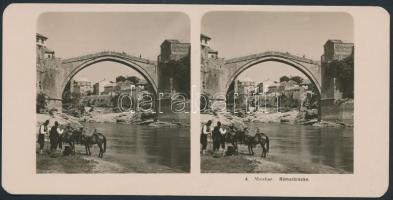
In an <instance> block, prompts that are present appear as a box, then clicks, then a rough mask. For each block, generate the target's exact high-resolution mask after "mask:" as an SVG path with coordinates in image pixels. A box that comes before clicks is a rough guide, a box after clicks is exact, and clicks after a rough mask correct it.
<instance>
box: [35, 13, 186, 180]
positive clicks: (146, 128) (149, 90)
mask: <svg viewBox="0 0 393 200" xmlns="http://www.w3.org/2000/svg"><path fill="white" fill-rule="evenodd" d="M189 23H190V22H189V18H188V16H187V15H185V14H182V13H177V12H154V13H137V12H135V13H133V12H117V13H116V12H113V13H111V12H106V13H105V12H102V13H100V12H98V13H89V12H83V13H82V12H81V13H78V12H64V13H56V12H54V13H43V14H41V15H40V16H39V18H38V21H37V33H36V36H35V38H36V54H37V57H36V58H37V62H36V72H37V79H36V113H37V126H36V128H37V129H36V135H37V141H36V144H37V145H36V172H37V173H187V172H189V170H190V115H189V109H190V107H189V104H190V103H189V102H190V49H191V44H190V38H189V37H190V24H189ZM32 142H33V141H32Z"/></svg>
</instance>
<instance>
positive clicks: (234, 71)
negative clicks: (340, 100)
mask: <svg viewBox="0 0 393 200" xmlns="http://www.w3.org/2000/svg"><path fill="white" fill-rule="evenodd" d="M267 61H276V62H280V63H284V64H288V65H290V66H292V67H294V68H296V69H298V70H300V71H301V72H303V73H304V74H305V75H306V76H307V77H308V78H309V79H310V81H311V82H312V83H313V84H315V86H316V88H317V89H318V92H319V93H321V64H320V63H319V62H317V61H314V60H311V59H307V58H303V57H299V56H294V55H291V54H289V53H282V52H275V51H267V52H263V53H258V54H253V55H249V56H243V57H238V58H232V59H228V60H222V61H221V63H220V64H217V65H212V66H214V67H213V68H216V69H211V68H212V67H211V66H208V67H207V68H210V69H209V70H211V71H208V72H207V73H210V72H212V74H209V75H208V76H214V80H215V82H214V83H208V84H207V85H208V88H206V93H208V95H210V96H211V97H212V98H213V99H217V98H215V96H216V97H217V96H220V97H222V95H225V93H226V92H227V91H228V89H229V87H230V85H231V83H232V82H233V81H234V80H235V79H236V78H237V77H238V76H239V75H240V74H241V73H242V72H243V71H245V70H246V69H248V68H250V67H252V66H254V65H257V64H259V63H263V62H267ZM213 74H214V75H213ZM208 79H211V78H208Z"/></svg>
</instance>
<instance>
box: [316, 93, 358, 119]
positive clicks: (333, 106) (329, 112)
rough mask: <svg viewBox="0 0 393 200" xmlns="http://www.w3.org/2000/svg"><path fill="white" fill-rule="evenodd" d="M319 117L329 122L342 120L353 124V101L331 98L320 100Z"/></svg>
mask: <svg viewBox="0 0 393 200" xmlns="http://www.w3.org/2000/svg"><path fill="white" fill-rule="evenodd" d="M320 103H321V119H322V120H324V121H331V122H343V123H345V124H353V121H354V101H353V99H350V100H345V101H334V100H332V99H325V100H321V102H320Z"/></svg>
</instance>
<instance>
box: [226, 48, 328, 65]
mask: <svg viewBox="0 0 393 200" xmlns="http://www.w3.org/2000/svg"><path fill="white" fill-rule="evenodd" d="M263 56H280V57H284V58H287V59H290V60H295V61H300V62H304V63H309V64H313V65H320V63H319V62H318V61H314V60H311V59H309V58H303V57H300V56H295V55H292V54H290V53H283V52H278V51H265V52H263V53H258V54H252V55H249V56H243V57H238V58H231V59H228V60H226V61H225V64H230V63H236V62H244V61H247V60H254V59H257V58H260V57H263Z"/></svg>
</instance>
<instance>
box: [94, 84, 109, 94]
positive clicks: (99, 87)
mask: <svg viewBox="0 0 393 200" xmlns="http://www.w3.org/2000/svg"><path fill="white" fill-rule="evenodd" d="M109 84H111V81H107V80H101V81H98V82H97V83H95V84H94V85H93V94H94V95H102V93H103V92H104V89H105V86H106V85H109Z"/></svg>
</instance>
